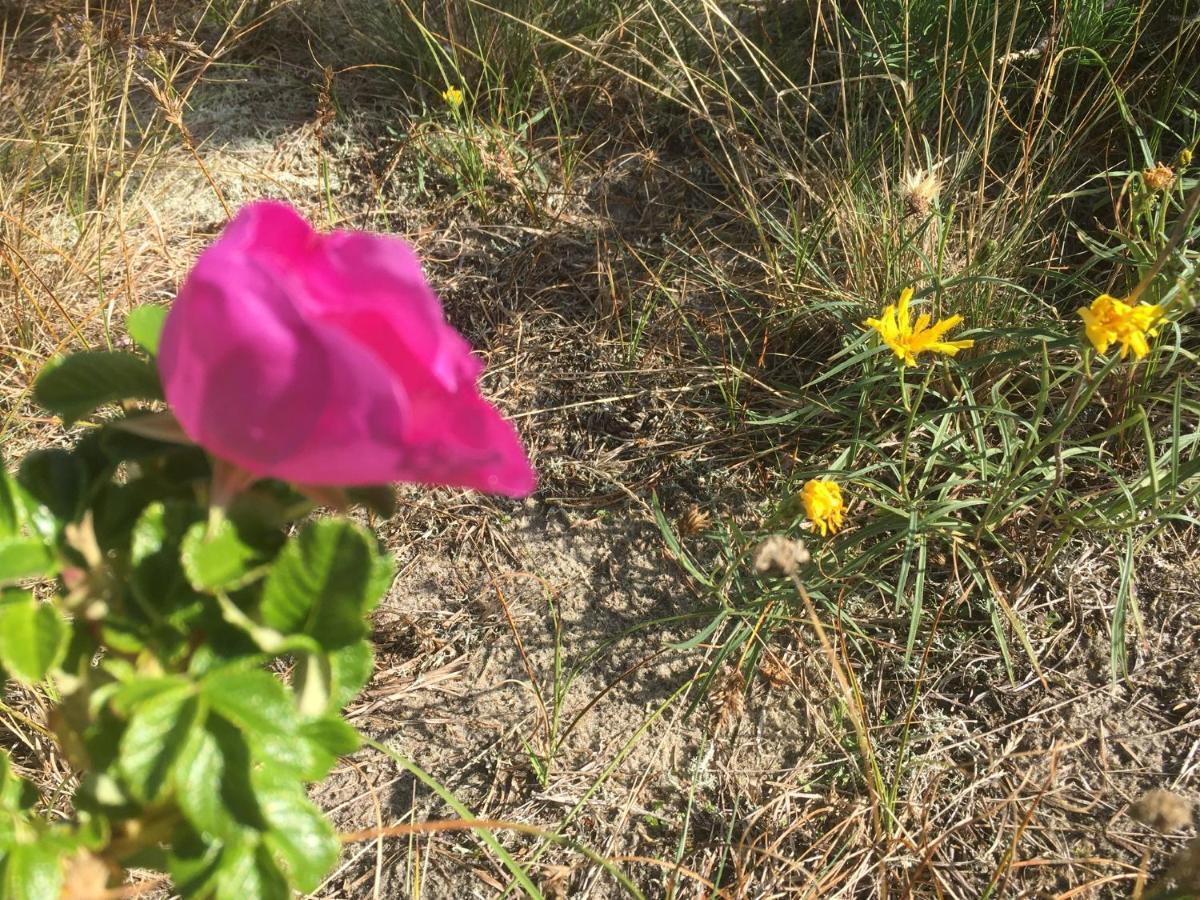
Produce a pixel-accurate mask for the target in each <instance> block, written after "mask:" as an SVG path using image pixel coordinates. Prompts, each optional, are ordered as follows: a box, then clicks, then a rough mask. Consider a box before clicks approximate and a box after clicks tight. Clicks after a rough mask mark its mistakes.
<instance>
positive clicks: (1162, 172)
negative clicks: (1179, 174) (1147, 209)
mask: <svg viewBox="0 0 1200 900" xmlns="http://www.w3.org/2000/svg"><path fill="white" fill-rule="evenodd" d="M1142 178H1144V179H1145V180H1146V187H1148V188H1150V190H1152V191H1165V190H1167V189H1168V188H1170V187H1171V185H1172V184H1174V183H1175V170H1174V169H1172V168H1171V167H1170V166H1164V165H1163V164H1162V163H1159V164H1158V165H1156V166H1155V167H1154V168H1153V169H1146V170H1145V171H1144V172H1142Z"/></svg>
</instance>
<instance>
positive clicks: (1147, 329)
mask: <svg viewBox="0 0 1200 900" xmlns="http://www.w3.org/2000/svg"><path fill="white" fill-rule="evenodd" d="M1079 317H1080V318H1081V319H1083V327H1084V330H1085V331H1086V332H1087V337H1088V340H1089V341H1091V342H1092V346H1093V347H1095V348H1096V350H1097V352H1099V353H1106V352H1107V351H1108V348H1109V347H1110V346H1111V345H1112V344H1115V343H1119V344H1120V345H1121V358H1122V359H1124V358H1125V357H1126V356H1128V355H1129V351H1130V350H1132V351H1133V355H1134V356H1136V357H1137V358H1138V359H1141V358H1142V357H1143V356H1145V355H1146V354H1147V353H1148V352H1149V351H1150V345H1149V344H1148V343H1147V342H1146V337H1147V336H1150V337H1153V336H1154V335H1156V334H1158V326H1159V325H1160V324H1161V322H1162V321H1163V311H1162V307H1161V306H1152V305H1151V304H1149V303H1139V304H1138V305H1137V306H1131V305H1130V304H1128V303H1126V302H1125V301H1123V300H1118V299H1117V298H1116V297H1110V296H1109V295H1108V294H1101V295H1100V296H1099V297H1097V298H1096V299H1095V300H1093V301H1092V305H1091V306H1084V307H1081V308H1080V309H1079Z"/></svg>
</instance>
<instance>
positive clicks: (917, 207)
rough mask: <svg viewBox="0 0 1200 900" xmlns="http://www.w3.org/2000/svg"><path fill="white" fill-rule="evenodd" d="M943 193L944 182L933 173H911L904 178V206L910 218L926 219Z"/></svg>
mask: <svg viewBox="0 0 1200 900" xmlns="http://www.w3.org/2000/svg"><path fill="white" fill-rule="evenodd" d="M941 192H942V180H941V179H940V178H938V177H937V175H936V174H934V173H933V172H909V173H908V174H907V175H905V176H904V204H905V207H906V209H907V211H908V214H909V215H910V216H916V217H918V218H921V219H923V218H925V217H926V216H927V215H929V212H930V210H932V209H933V205H934V204H935V203H936V202H937V199H938V196H939V195H940V194H941Z"/></svg>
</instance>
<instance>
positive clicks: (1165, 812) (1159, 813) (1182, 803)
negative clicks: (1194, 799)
mask: <svg viewBox="0 0 1200 900" xmlns="http://www.w3.org/2000/svg"><path fill="white" fill-rule="evenodd" d="M1129 815H1131V816H1133V818H1134V819H1136V820H1137V821H1139V822H1141V823H1142V824H1143V825H1149V826H1150V827H1151V828H1153V829H1154V830H1155V831H1157V832H1158V833H1159V834H1169V833H1171V832H1172V831H1178V830H1179V829H1180V828H1186V827H1187V826H1189V825H1191V824H1192V803H1191V801H1190V800H1188V799H1187V798H1186V797H1180V796H1179V795H1178V794H1173V793H1171V792H1170V791H1168V790H1164V789H1163V788H1155V789H1154V790H1152V791H1147V792H1146V793H1145V794H1143V795H1142V796H1141V797H1139V798H1138V799H1137V801H1136V802H1135V803H1134V804H1133V805H1132V806H1131V807H1129Z"/></svg>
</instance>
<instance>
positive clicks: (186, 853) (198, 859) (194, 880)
mask: <svg viewBox="0 0 1200 900" xmlns="http://www.w3.org/2000/svg"><path fill="white" fill-rule="evenodd" d="M223 851H224V848H223V847H222V845H220V844H215V843H212V842H210V841H207V840H205V839H204V838H203V837H201V836H200V835H199V834H197V833H196V832H195V831H193V830H192V829H191V828H188V827H187V826H186V825H182V826H181V827H179V828H177V829H175V834H174V835H173V836H172V841H171V846H170V848H169V849H168V853H167V860H166V868H167V871H168V872H170V874H171V881H173V882H174V884H175V890H176V891H178V892H179V894H180V895H182V896H184V897H211V896H212V893H213V890H214V888H215V881H216V878H217V871H218V868H219V867H220V864H221V858H222V857H223V856H224V852H223ZM243 900H249V898H243Z"/></svg>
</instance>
